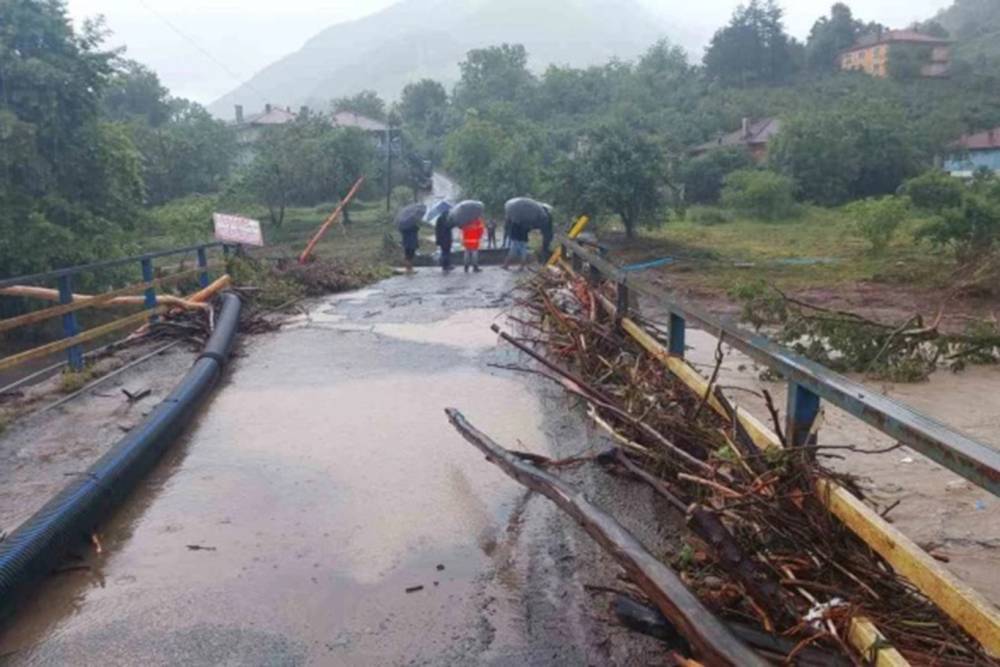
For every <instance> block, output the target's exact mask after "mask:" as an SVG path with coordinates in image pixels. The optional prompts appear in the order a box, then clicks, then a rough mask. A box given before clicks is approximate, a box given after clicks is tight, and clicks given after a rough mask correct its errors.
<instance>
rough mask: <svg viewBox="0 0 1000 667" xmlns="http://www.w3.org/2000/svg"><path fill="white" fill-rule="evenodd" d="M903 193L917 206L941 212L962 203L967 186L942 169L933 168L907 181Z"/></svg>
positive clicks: (933, 211)
mask: <svg viewBox="0 0 1000 667" xmlns="http://www.w3.org/2000/svg"><path fill="white" fill-rule="evenodd" d="M902 193H903V194H905V195H906V196H908V197H909V198H910V201H912V202H913V205H914V206H916V207H917V208H920V209H923V210H925V211H930V212H932V213H940V212H941V211H943V210H945V209H948V208H957V207H959V206H961V205H962V196H963V195H964V193H965V186H964V185H962V183H961V182H960V181H959V180H958V179H957V178H955V177H953V176H951V175H950V174H948V173H947V172H944V171H941V170H940V169H932V170H930V171H927V172H924V173H923V174H921V175H920V176H917V177H915V178H911V179H910V180H908V181H906V183H904V184H903V187H902Z"/></svg>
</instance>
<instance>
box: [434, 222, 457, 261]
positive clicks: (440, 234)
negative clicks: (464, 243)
mask: <svg viewBox="0 0 1000 667" xmlns="http://www.w3.org/2000/svg"><path fill="white" fill-rule="evenodd" d="M434 242H435V243H437V245H438V247H439V248H441V270H442V271H444V272H445V273H448V272H449V271H451V269H452V266H451V244H452V243H453V242H454V241H453V239H452V235H451V227H450V226H448V214H447V213H442V214H441V215H439V216H438V219H437V221H436V222H435V223H434Z"/></svg>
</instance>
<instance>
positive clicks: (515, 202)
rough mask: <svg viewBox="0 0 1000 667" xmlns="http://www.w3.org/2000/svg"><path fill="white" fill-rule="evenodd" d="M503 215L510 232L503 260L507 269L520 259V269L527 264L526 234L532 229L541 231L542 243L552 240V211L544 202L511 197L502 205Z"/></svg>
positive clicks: (548, 242) (546, 243) (549, 242)
mask: <svg viewBox="0 0 1000 667" xmlns="http://www.w3.org/2000/svg"><path fill="white" fill-rule="evenodd" d="M504 215H505V219H506V225H507V229H508V231H509V234H510V250H509V251H508V252H507V257H506V258H505V259H504V261H503V268H504V269H508V268H509V267H510V263H511V262H512V261H514V260H517V259H519V260H521V269H520V270H521V271H523V270H524V268H525V267H526V266H527V264H528V234H529V233H530V232H531V230H532V229H539V230H541V231H542V237H543V244H544V245H545V246H548V245H549V244H551V242H552V213H551V212H550V209H549V208H548V207H546V206H545V205H544V204H540V203H539V202H537V201H535V200H534V199H528V198H527V197H517V198H515V199H511V200H510V201H508V202H507V203H506V204H505V205H504Z"/></svg>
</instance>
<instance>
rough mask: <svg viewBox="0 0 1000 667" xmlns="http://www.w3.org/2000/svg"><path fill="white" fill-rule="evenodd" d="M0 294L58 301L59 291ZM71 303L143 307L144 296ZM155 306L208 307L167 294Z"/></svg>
mask: <svg viewBox="0 0 1000 667" xmlns="http://www.w3.org/2000/svg"><path fill="white" fill-rule="evenodd" d="M0 294H3V295H4V296H20V297H26V298H29V299H40V300H42V301H55V302H58V301H59V290H54V289H49V288H47V287H30V286H25V285H14V286H13V287H5V288H3V289H0ZM73 301H83V302H87V301H97V303H95V304H94V307H97V308H115V307H120V306H144V305H146V297H145V296H118V297H115V298H114V299H111V300H110V301H103V300H99V297H97V296H93V295H91V294H74V295H73ZM156 305H158V306H170V307H173V308H183V309H184V310H205V309H206V308H207V307H208V306H206V305H205V304H204V303H201V302H200V301H197V300H195V299H193V298H192V299H184V298H182V297H179V296H170V295H168V294H163V295H159V296H157V297H156Z"/></svg>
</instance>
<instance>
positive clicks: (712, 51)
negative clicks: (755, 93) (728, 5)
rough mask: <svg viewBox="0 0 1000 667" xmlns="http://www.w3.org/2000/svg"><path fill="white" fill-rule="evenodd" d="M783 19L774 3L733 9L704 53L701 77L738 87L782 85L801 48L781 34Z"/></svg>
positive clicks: (765, 0) (761, 0)
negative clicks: (703, 75)
mask: <svg viewBox="0 0 1000 667" xmlns="http://www.w3.org/2000/svg"><path fill="white" fill-rule="evenodd" d="M783 16H784V14H783V12H782V10H781V8H780V7H779V6H778V5H777V4H775V3H774V0H750V3H749V4H746V5H740V6H739V7H737V8H736V11H735V12H734V13H733V17H732V19H731V20H730V21H729V25H727V26H726V27H724V28H720V29H719V30H718V31H717V32H716V33H715V36H714V37H712V41H711V43H710V44H709V46H708V49H707V50H706V51H705V58H704V65H705V73H706V74H707V75H708V76H709V78H712V79H716V80H718V81H721V82H723V83H727V84H732V85H741V86H746V85H748V84H752V83H780V82H782V81H786V80H787V79H788V78H789V77H790V76H791V75H792V74H794V73H795V70H796V68H797V66H798V64H799V62H798V61H799V57H800V54H799V49H800V48H801V47H800V45H797V44H796V43H795V41H794V40H793V39H792V38H791V37H789V36H788V34H787V33H786V32H785V26H784V22H783Z"/></svg>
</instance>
